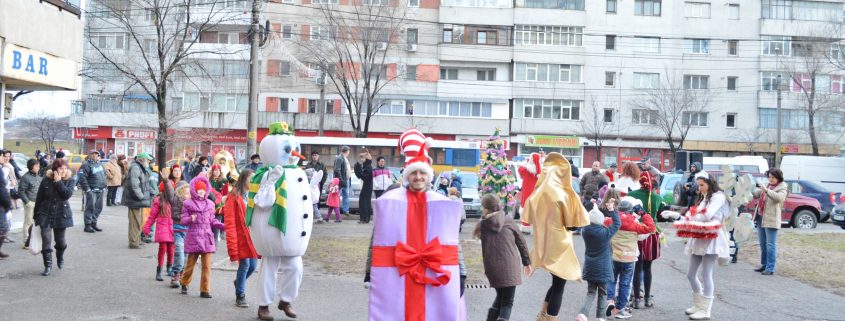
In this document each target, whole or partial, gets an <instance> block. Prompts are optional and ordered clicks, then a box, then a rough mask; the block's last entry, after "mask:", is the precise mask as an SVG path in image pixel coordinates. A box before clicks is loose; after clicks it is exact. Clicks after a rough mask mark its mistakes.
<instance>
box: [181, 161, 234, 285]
mask: <svg viewBox="0 0 845 321" xmlns="http://www.w3.org/2000/svg"><path fill="white" fill-rule="evenodd" d="M210 188H211V185H210V183H209V182H208V179H207V178H205V177H203V176H200V177H197V178H194V179H193V180H191V199H189V200H187V201H185V202H184V203H183V204H182V225H185V226H187V227H188V233H187V234H186V235H185V253H186V254H188V264H187V266H186V267H185V272H184V274H183V275H182V294H188V286H189V285H191V279H192V277H193V274H194V267H195V266H196V264H197V259H202V277H201V279H200V297H203V298H207V299H210V298H211V256H212V255H213V254H214V252H216V251H217V248H216V247H215V245H214V243H215V242H214V241H215V240H214V232H213V231H212V228H216V229H219V230H222V229H225V228H226V226H225V225H223V223H220V221H218V220H217V219H216V218H215V217H214V202H212V201H210V200H208V198H206V195H207V193H208V190H209V189H210Z"/></svg>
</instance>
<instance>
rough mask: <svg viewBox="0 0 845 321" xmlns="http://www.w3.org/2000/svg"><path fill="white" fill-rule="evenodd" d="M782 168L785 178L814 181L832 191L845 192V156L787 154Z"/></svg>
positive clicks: (781, 165) (782, 162)
mask: <svg viewBox="0 0 845 321" xmlns="http://www.w3.org/2000/svg"><path fill="white" fill-rule="evenodd" d="M780 169H781V170H782V171H783V178H784V179H787V180H806V181H812V182H815V183H817V184H818V185H821V186H824V187H826V188H827V189H828V190H830V191H832V192H845V174H843V173H845V157H820V156H803V155H787V156H784V157H783V160H782V161H781V164H780Z"/></svg>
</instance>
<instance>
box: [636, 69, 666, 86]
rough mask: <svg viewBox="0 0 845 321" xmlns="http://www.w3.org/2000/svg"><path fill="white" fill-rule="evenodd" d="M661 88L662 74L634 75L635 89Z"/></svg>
mask: <svg viewBox="0 0 845 321" xmlns="http://www.w3.org/2000/svg"><path fill="white" fill-rule="evenodd" d="M659 86H660V74H657V73H642V72H635V73H634V88H638V89H655V88H657V87H659Z"/></svg>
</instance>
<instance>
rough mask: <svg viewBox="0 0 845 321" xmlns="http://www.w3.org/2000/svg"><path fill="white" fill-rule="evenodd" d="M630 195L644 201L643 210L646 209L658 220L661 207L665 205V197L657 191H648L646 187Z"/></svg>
mask: <svg viewBox="0 0 845 321" xmlns="http://www.w3.org/2000/svg"><path fill="white" fill-rule="evenodd" d="M649 194H651V206H649ZM628 196H630V197H633V198H636V199H638V200H640V202H643V210H644V211H646V213H648V214H649V215H651V218H652V220H655V221H656V220H657V214H658V212H659V211H660V208H661V207H663V198H662V197H660V195H659V194H657V193H655V192H650V191H646V190H644V189H638V190H636V191H633V192H630V193H628Z"/></svg>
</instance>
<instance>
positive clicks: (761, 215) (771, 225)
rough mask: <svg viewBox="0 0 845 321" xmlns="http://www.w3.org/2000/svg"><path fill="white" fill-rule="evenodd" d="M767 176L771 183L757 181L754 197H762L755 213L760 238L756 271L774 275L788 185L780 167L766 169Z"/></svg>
mask: <svg viewBox="0 0 845 321" xmlns="http://www.w3.org/2000/svg"><path fill="white" fill-rule="evenodd" d="M766 176H767V177H768V178H769V184H768V185H765V184H761V183H757V186H756V187H757V189H756V190H755V191H754V198H758V199H760V200H759V201H757V210H756V211H755V213H754V222H755V223H756V224H757V237H758V238H759V240H760V266H759V267H757V268H756V269H754V271H757V272H761V273H763V275H772V274H774V273H775V264H776V263H777V253H778V251H777V241H778V230H779V229H780V220H781V210H782V209H783V203H784V202H785V201H786V196H787V186H786V183H784V182H783V171H781V170H780V169H779V168H770V169H769V170H768V171H766Z"/></svg>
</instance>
